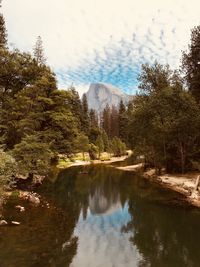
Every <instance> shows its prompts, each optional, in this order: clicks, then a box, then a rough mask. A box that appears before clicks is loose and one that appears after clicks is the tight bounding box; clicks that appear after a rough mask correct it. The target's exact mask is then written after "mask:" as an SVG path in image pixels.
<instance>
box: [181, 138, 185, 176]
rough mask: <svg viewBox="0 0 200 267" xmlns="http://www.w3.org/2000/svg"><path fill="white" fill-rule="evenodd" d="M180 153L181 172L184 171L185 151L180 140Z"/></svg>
mask: <svg viewBox="0 0 200 267" xmlns="http://www.w3.org/2000/svg"><path fill="white" fill-rule="evenodd" d="M180 155H181V172H182V173H185V151H184V147H183V144H182V142H180Z"/></svg>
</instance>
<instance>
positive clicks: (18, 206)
mask: <svg viewBox="0 0 200 267" xmlns="http://www.w3.org/2000/svg"><path fill="white" fill-rule="evenodd" d="M15 208H16V209H17V210H19V211H20V212H23V211H25V208H24V207H22V206H20V205H17V206H15Z"/></svg>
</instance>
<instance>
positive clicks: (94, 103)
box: [86, 83, 133, 112]
mask: <svg viewBox="0 0 200 267" xmlns="http://www.w3.org/2000/svg"><path fill="white" fill-rule="evenodd" d="M86 96H87V100H88V105H89V108H90V109H91V108H92V109H95V110H96V111H97V112H101V111H103V109H104V108H105V107H106V105H109V106H110V107H112V106H115V107H118V105H119V103H120V101H121V100H122V101H123V102H124V104H127V103H128V102H129V100H131V99H132V98H133V96H129V95H127V94H125V93H123V92H122V91H121V90H120V89H119V88H117V87H114V86H113V85H111V84H107V83H92V84H91V85H90V88H89V90H88V92H87V93H86Z"/></svg>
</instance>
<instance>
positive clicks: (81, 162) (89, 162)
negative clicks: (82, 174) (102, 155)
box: [58, 154, 130, 169]
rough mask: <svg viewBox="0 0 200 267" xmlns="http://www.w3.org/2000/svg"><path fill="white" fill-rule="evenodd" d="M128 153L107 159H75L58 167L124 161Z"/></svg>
mask: <svg viewBox="0 0 200 267" xmlns="http://www.w3.org/2000/svg"><path fill="white" fill-rule="evenodd" d="M129 156H130V154H129V155H126V156H121V157H111V158H110V159H108V160H90V161H84V160H75V161H74V162H71V163H68V164H67V165H66V166H65V165H63V166H58V168H59V169H65V168H69V167H73V166H85V165H90V164H111V163H114V162H120V161H124V160H125V159H127V158H128V157H129Z"/></svg>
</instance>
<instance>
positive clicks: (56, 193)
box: [0, 166, 200, 267]
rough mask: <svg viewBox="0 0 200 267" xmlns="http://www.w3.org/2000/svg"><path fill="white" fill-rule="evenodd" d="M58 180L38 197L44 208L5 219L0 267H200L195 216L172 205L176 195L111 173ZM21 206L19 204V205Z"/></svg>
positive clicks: (73, 173)
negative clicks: (8, 224)
mask: <svg viewBox="0 0 200 267" xmlns="http://www.w3.org/2000/svg"><path fill="white" fill-rule="evenodd" d="M87 170H88V174H83V173H82V172H81V168H77V167H76V168H70V169H68V170H64V171H62V172H61V173H60V175H59V177H58V179H57V180H52V181H49V182H46V183H45V184H44V185H43V186H42V188H40V193H41V195H42V196H43V198H44V199H45V200H47V201H48V202H49V203H50V208H48V207H47V206H46V205H44V206H43V207H40V208H34V207H30V206H28V204H26V212H25V213H23V214H22V213H19V212H17V211H16V210H15V209H14V208H13V207H14V205H15V202H12V201H11V202H10V203H8V205H7V206H8V207H7V209H6V211H5V217H6V218H7V219H8V220H17V221H20V222H21V225H20V226H19V227H2V228H0V266H1V267H4V266H5V267H11V266H20V267H29V266H31V267H33V266H39V267H40V266H52V267H53V266H59V267H61V266H62V267H63V266H70V267H89V266H92V267H97V266H102V267H113V266H115V267H122V266H123V267H129V266H153V267H154V266H155V267H156V266H159V267H160V266H164V267H165V266H175V267H176V266H177V267H179V266H195V267H196V266H199V262H200V254H199V248H198V240H199V238H200V230H199V225H200V213H199V211H197V210H195V209H189V208H183V207H180V206H177V205H175V204H177V199H179V197H178V195H177V194H175V193H171V192H168V191H166V190H161V189H160V188H158V187H157V186H156V185H152V184H151V183H149V182H148V181H146V180H144V179H142V178H141V177H137V176H134V174H132V173H126V172H121V171H119V170H116V169H114V168H111V167H105V166H90V167H88V169H87ZM21 204H22V205H25V203H21Z"/></svg>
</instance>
